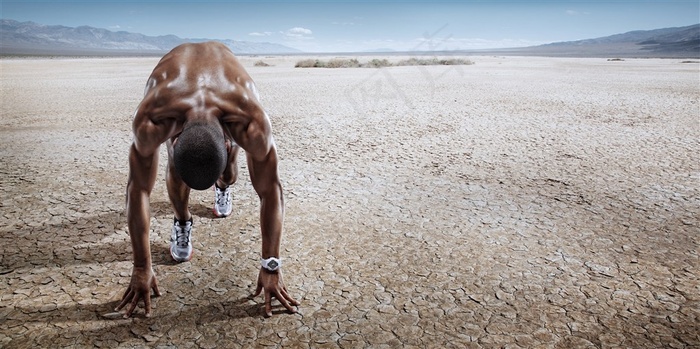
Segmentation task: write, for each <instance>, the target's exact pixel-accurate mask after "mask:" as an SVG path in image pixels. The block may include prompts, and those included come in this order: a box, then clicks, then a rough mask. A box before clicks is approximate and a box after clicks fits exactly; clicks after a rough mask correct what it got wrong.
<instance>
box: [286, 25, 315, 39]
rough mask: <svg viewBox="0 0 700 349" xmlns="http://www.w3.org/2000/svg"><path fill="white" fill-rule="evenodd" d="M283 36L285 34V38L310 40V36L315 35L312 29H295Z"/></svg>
mask: <svg viewBox="0 0 700 349" xmlns="http://www.w3.org/2000/svg"><path fill="white" fill-rule="evenodd" d="M282 34H284V36H286V37H288V38H308V37H309V36H310V35H312V34H313V32H312V31H311V29H306V28H302V27H294V28H291V29H288V30H287V31H284V32H282Z"/></svg>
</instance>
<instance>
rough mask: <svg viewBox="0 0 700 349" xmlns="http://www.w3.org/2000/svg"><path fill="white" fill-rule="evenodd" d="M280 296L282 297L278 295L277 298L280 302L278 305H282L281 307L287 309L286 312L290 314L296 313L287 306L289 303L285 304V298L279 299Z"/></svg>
mask: <svg viewBox="0 0 700 349" xmlns="http://www.w3.org/2000/svg"><path fill="white" fill-rule="evenodd" d="M281 296H282V295H281V294H280V295H278V297H277V300H279V301H280V304H282V306H284V307H285V308H287V310H288V311H289V312H290V313H296V312H297V311H296V310H295V309H294V308H292V306H291V305H289V303H288V302H287V299H286V298H285V297H281Z"/></svg>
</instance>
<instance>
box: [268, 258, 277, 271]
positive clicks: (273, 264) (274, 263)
mask: <svg viewBox="0 0 700 349" xmlns="http://www.w3.org/2000/svg"><path fill="white" fill-rule="evenodd" d="M277 265H278V264H277V261H274V260H272V261H270V262H269V263H267V268H268V269H271V270H275V269H277Z"/></svg>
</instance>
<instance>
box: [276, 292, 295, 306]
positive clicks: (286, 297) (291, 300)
mask: <svg viewBox="0 0 700 349" xmlns="http://www.w3.org/2000/svg"><path fill="white" fill-rule="evenodd" d="M280 293H281V296H282V297H283V298H284V299H286V300H287V301H289V303H291V304H292V305H294V306H298V305H299V302H297V300H296V299H294V298H292V296H290V295H289V293H287V289H286V288H283V289H282V291H281V292H280Z"/></svg>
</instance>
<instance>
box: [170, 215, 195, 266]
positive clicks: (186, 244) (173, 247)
mask: <svg viewBox="0 0 700 349" xmlns="http://www.w3.org/2000/svg"><path fill="white" fill-rule="evenodd" d="M192 252H193V251H192V218H190V220H188V221H186V222H185V224H184V225H183V224H180V222H179V221H178V220H177V219H175V222H174V223H173V230H172V232H171V233H170V255H171V256H172V257H173V259H174V260H175V261H176V262H187V261H189V260H190V259H192Z"/></svg>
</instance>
